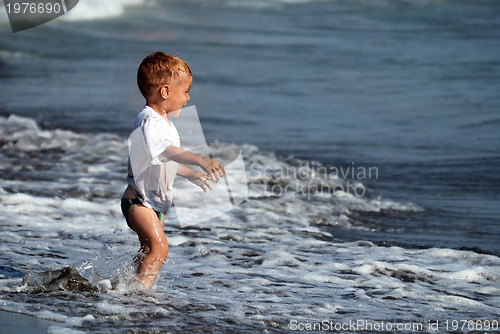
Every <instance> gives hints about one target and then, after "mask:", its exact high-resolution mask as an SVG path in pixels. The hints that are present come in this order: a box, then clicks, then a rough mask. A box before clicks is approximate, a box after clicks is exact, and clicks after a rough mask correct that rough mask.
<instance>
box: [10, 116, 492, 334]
mask: <svg viewBox="0 0 500 334" xmlns="http://www.w3.org/2000/svg"><path fill="white" fill-rule="evenodd" d="M0 142H1V147H2V149H1V151H0V157H1V159H2V168H3V169H4V170H5V173H4V175H5V176H4V178H3V179H2V180H0V207H1V210H2V217H1V218H0V224H1V226H2V233H1V235H0V241H1V243H0V251H1V253H2V254H3V258H4V259H5V261H4V262H3V263H2V267H1V270H0V275H1V276H0V290H1V291H2V293H3V297H2V299H1V302H0V310H5V311H11V312H18V313H22V314H27V315H32V316H35V317H38V318H41V319H46V320H51V321H56V322H57V323H58V324H57V325H53V326H52V327H50V328H49V331H50V332H54V333H57V332H65V331H82V332H92V331H95V330H96V328H98V329H99V331H106V332H109V333H119V332H123V331H124V330H125V331H126V330H133V328H138V327H137V326H140V328H143V329H144V330H151V331H155V330H158V329H159V328H170V329H171V330H172V331H180V332H183V331H184V332H185V331H190V332H192V330H189V329H190V328H191V329H192V328H193V327H192V326H195V325H194V324H199V323H205V324H207V325H209V326H211V328H214V330H215V331H219V332H224V331H236V332H247V333H250V332H264V331H267V332H269V331H270V332H273V331H276V332H279V331H283V330H289V329H290V328H292V327H291V326H295V325H297V324H306V323H311V322H313V321H315V319H334V320H335V322H337V323H340V322H348V321H352V320H353V319H360V320H366V321H371V322H376V321H386V322H391V323H394V324H396V323H402V322H404V321H407V320H408V319H413V320H412V321H414V322H418V323H422V324H425V323H426V322H427V321H430V320H436V319H451V318H457V317H460V318H467V317H469V318H481V319H483V318H484V319H486V318H488V319H494V318H495V316H496V314H497V313H496V312H497V305H498V297H497V296H498V294H499V293H500V290H499V289H498V286H499V283H500V276H499V273H500V260H499V258H498V257H496V256H494V255H488V254H478V253H474V252H471V251H460V250H453V249H447V248H430V249H415V248H412V247H411V246H405V247H396V246H392V247H385V246H381V245H377V244H375V243H372V242H370V241H356V242H345V241H344V242H342V240H339V239H340V238H341V237H340V235H341V234H340V232H342V233H345V235H348V234H352V233H363V232H367V233H368V232H369V233H380V232H383V228H382V227H381V226H376V225H374V224H373V223H370V222H367V221H364V220H363V219H362V214H363V213H366V212H371V213H376V214H379V215H385V214H386V213H387V214H389V215H392V214H396V213H397V214H401V215H404V214H408V215H409V217H411V216H412V215H416V214H418V213H420V212H422V211H423V210H425V208H422V207H420V206H418V205H415V204H413V203H410V202H405V201H398V200H397V199H391V198H382V197H381V196H379V195H377V194H376V193H375V194H373V192H372V190H371V189H370V188H369V187H368V186H365V185H364V184H363V182H361V181H359V180H358V182H359V183H361V184H362V185H363V186H364V187H365V188H366V190H367V192H366V194H365V195H364V196H359V194H356V192H355V191H353V190H352V189H351V190H350V191H349V190H348V189H347V188H346V187H345V185H346V183H347V182H348V181H349V179H344V178H343V177H338V175H340V174H339V173H336V175H332V174H329V173H325V172H322V171H324V170H322V169H321V168H325V167H328V166H324V165H321V164H319V163H317V162H314V163H313V162H311V161H307V160H302V159H295V158H292V157H280V156H279V155H277V154H275V153H272V152H262V151H260V150H259V149H258V148H257V147H255V146H249V145H244V146H242V156H243V161H244V162H245V168H246V170H247V180H246V182H247V183H248V186H249V194H248V199H247V201H246V202H245V203H242V204H241V205H239V206H237V207H235V208H234V209H232V210H230V211H228V212H226V213H224V214H222V215H219V216H217V217H215V218H213V219H211V220H209V221H206V222H203V223H200V224H198V225H195V226H189V227H187V228H181V227H180V226H179V225H178V223H177V222H176V217H175V215H173V214H171V215H169V216H168V217H167V223H166V225H165V231H166V235H167V238H168V240H169V242H170V246H171V249H170V253H169V260H168V263H167V264H166V265H165V269H164V270H162V272H161V275H160V278H159V280H158V281H157V283H156V286H155V288H154V290H153V291H151V292H144V291H142V292H141V291H139V289H138V287H137V285H135V283H134V282H135V280H134V275H133V268H131V266H130V264H131V263H132V259H133V257H134V256H135V254H136V251H137V245H138V243H137V240H136V236H135V234H134V233H133V232H131V231H130V230H128V228H127V226H126V224H125V222H124V219H123V217H122V216H121V212H120V209H119V197H120V195H121V192H122V191H123V188H124V186H125V185H124V182H125V181H124V180H125V177H124V176H125V173H126V168H125V164H126V159H127V148H126V145H127V143H126V138H124V137H120V136H118V135H112V134H106V133H101V134H87V133H75V132H73V131H70V130H60V129H41V128H40V127H39V126H38V124H37V123H36V122H34V121H33V120H32V119H29V118H23V117H18V116H10V117H8V118H0ZM103 143H105V145H104V144H103ZM219 153H223V152H219ZM327 170H328V171H333V170H334V169H327ZM312 187H314V188H312ZM280 189H281V190H283V191H280ZM285 189H286V191H285ZM304 189H309V190H311V189H315V192H311V193H308V192H307V191H305V190H304ZM180 196H183V195H182V193H181V194H180ZM403 240H404V239H403ZM403 243H404V242H403ZM69 266H72V267H73V268H74V269H73V270H71V269H65V268H68V267H69ZM70 268H71V267H70ZM23 277H24V278H25V279H24V283H23ZM34 293H36V299H32V298H30V296H31V295H33V294H34ZM28 299H29V300H30V302H29V303H28V302H27V301H26V300H28ZM151 319H154V321H151ZM172 319H175V321H173V320H172ZM132 323H133V324H134V325H132ZM190 326H191V327H190ZM205 327H206V326H204V328H205ZM199 331H201V330H194V332H199Z"/></svg>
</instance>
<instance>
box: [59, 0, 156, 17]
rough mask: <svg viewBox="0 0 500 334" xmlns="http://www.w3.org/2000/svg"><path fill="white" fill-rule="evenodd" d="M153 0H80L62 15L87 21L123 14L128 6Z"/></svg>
mask: <svg viewBox="0 0 500 334" xmlns="http://www.w3.org/2000/svg"><path fill="white" fill-rule="evenodd" d="M151 2H152V1H151V0H106V1H102V0H80V1H79V2H78V5H77V6H75V8H73V10H71V11H70V12H68V13H67V14H66V15H64V16H63V17H62V19H63V20H66V21H85V20H96V19H105V18H110V17H117V16H121V15H123V14H124V13H125V10H126V8H127V7H133V6H141V5H145V4H148V3H151Z"/></svg>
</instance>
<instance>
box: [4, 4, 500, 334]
mask: <svg viewBox="0 0 500 334" xmlns="http://www.w3.org/2000/svg"><path fill="white" fill-rule="evenodd" d="M81 2H82V3H85V4H86V5H92V6H93V7H92V6H90V7H92V8H93V9H91V10H85V7H83V6H82V8H83V12H80V13H79V14H78V13H77V15H76V16H73V18H71V17H66V18H63V19H60V20H56V21H53V22H51V23H49V24H47V25H43V26H40V27H38V28H36V29H31V30H28V31H26V32H23V33H17V34H12V33H11V32H10V30H9V29H10V28H9V27H8V25H7V24H6V21H5V18H4V21H3V23H1V24H0V33H1V34H2V39H1V42H0V81H1V82H2V94H1V95H0V109H1V115H2V116H1V117H0V161H1V163H0V173H1V174H0V175H1V178H0V211H1V213H2V214H1V215H0V226H1V228H0V229H1V233H0V238H1V241H2V242H1V243H0V247H1V248H0V250H1V251H0V290H1V291H2V295H1V297H0V309H1V310H7V311H11V312H19V313H23V314H28V315H33V316H35V317H37V318H41V319H47V320H55V321H56V322H58V325H55V326H52V327H51V328H50V329H49V332H50V333H63V332H64V331H65V330H68V329H69V330H73V331H83V332H106V333H121V332H127V331H128V332H132V333H134V332H166V331H171V332H175V333H177V332H190V333H205V332H221V333H222V332H235V333H237V332H241V333H254V332H282V331H292V330H293V329H298V328H299V327H300V326H299V324H300V325H301V326H306V325H307V324H309V325H311V326H312V325H313V324H314V323H321V322H322V321H326V323H329V321H330V320H331V321H333V322H334V324H337V325H342V324H347V323H349V322H352V321H358V320H359V321H361V322H360V324H361V325H364V326H365V327H357V328H355V329H352V328H351V331H352V332H363V330H365V331H371V330H370V329H369V328H366V325H369V324H371V325H374V324H375V325H380V324H381V322H382V321H384V322H385V324H388V323H390V324H392V325H393V326H392V328H388V327H385V328H384V330H385V332H394V333H395V332H404V330H399V329H398V328H396V327H397V325H398V324H399V325H405V324H406V325H407V327H406V332H416V331H419V326H424V329H425V328H426V327H425V326H427V330H428V331H433V330H431V328H430V327H428V326H429V325H430V324H431V323H432V324H435V321H440V323H439V326H440V327H439V331H440V332H451V331H453V330H454V328H451V327H449V328H447V327H445V326H446V323H445V321H446V320H448V321H449V323H448V325H451V321H453V320H491V321H493V320H498V316H499V314H498V307H499V305H500V300H499V297H498V296H499V295H500V291H499V289H500V284H499V282H500V259H499V257H498V256H499V254H500V248H499V245H498V239H499V236H500V229H499V224H500V222H499V219H498V216H499V214H500V212H499V207H498V205H497V203H498V200H499V193H500V192H499V190H500V180H499V177H498V174H497V171H498V167H499V166H500V158H499V157H500V154H499V153H500V152H499V149H498V147H499V146H498V143H499V142H500V141H499V139H500V138H499V132H498V131H497V127H498V126H497V125H498V124H499V122H498V121H499V118H498V117H499V116H498V106H499V102H500V98H499V94H498V79H497V78H498V73H499V65H500V63H499V62H498V56H499V55H500V52H499V51H500V50H499V46H498V43H496V41H497V40H498V31H500V30H498V27H499V23H500V21H499V19H498V15H496V14H495V13H498V10H499V9H498V8H499V7H498V4H497V3H496V2H495V1H478V2H475V3H474V4H471V3H469V2H466V1H454V2H453V3H452V2H448V1H441V2H431V1H424V0H405V1H402V0H401V1H385V0H379V1H303V2H290V1H271V2H268V1H266V2H255V1H244V0H242V1H215V2H210V3H205V2H199V1H187V2H185V1H184V2H178V1H157V2H147V3H146V4H144V5H143V4H141V2H140V1H137V2H135V3H136V5H134V4H132V5H131V4H130V3H131V2H130V1H123V2H121V1H110V2H107V4H108V5H107V6H109V7H106V8H107V9H105V8H104V7H99V6H103V5H102V2H92V1H89V0H88V1H83V0H81ZM137 3H139V6H137ZM124 4H125V5H124ZM87 8H89V7H87ZM97 11H99V12H100V14H103V15H104V13H107V14H105V15H104V16H105V17H106V18H105V19H102V20H97V21H86V20H84V18H85V17H87V16H88V15H90V14H95V13H96V12H97ZM113 15H116V16H113ZM0 18H1V16H0ZM152 27H154V29H152ZM153 50H165V51H168V52H172V53H179V54H180V55H181V57H183V58H185V59H186V60H187V61H188V62H189V64H190V66H191V69H192V70H193V72H194V74H195V75H194V84H193V89H192V92H191V97H192V100H191V102H192V103H193V104H196V107H197V110H198V112H199V115H200V120H201V124H202V127H203V131H204V133H205V136H206V140H207V142H208V143H211V142H214V141H216V140H218V141H220V142H229V143H236V144H238V145H240V147H241V150H242V153H243V157H244V161H245V167H246V171H247V182H248V187H249V196H248V198H247V201H246V202H245V203H244V204H242V205H240V206H238V207H237V208H235V209H234V210H232V211H230V212H227V213H225V214H224V215H221V216H219V217H217V218H215V219H213V220H211V221H210V222H205V223H202V224H198V225H194V226H189V227H187V228H181V227H180V226H179V225H178V223H177V220H176V217H175V212H172V213H171V214H170V215H169V216H168V217H167V218H168V219H167V220H168V223H167V224H166V225H165V231H166V234H167V238H168V240H169V244H170V253H169V262H168V264H167V265H166V266H165V267H164V269H162V272H161V277H160V279H159V281H158V282H157V285H156V288H155V290H154V291H151V292H145V291H140V290H138V288H137V287H136V286H134V285H133V284H132V283H131V281H130V279H131V273H130V267H129V265H130V263H131V260H132V258H133V256H134V255H135V252H136V250H137V247H138V242H137V240H136V236H135V234H134V233H133V232H132V231H130V230H129V229H128V228H127V226H126V224H125V222H124V220H123V218H122V216H121V212H120V208H119V198H120V196H121V193H122V191H123V189H124V187H125V175H126V160H127V137H128V135H129V134H130V131H131V125H132V122H133V119H134V116H135V114H136V113H137V112H138V111H139V110H140V108H141V103H142V99H141V98H140V96H139V94H138V92H137V89H136V88H135V78H134V77H135V71H136V67H137V64H138V62H139V61H140V59H142V58H143V57H144V56H145V54H147V53H148V52H150V51H153ZM26 87H28V88H29V89H27V88H26ZM181 136H182V134H181ZM370 171H371V174H370V173H369V172H370ZM353 173H354V174H353ZM177 196H178V197H177V198H178V199H179V200H181V199H185V198H182V196H183V193H182V192H179V193H178V194H177ZM207 210H210V208H207ZM68 266H73V267H74V268H75V269H77V270H78V272H79V273H80V274H81V275H82V276H83V278H85V279H87V280H89V282H90V283H92V284H93V286H94V287H95V288H96V289H98V290H99V292H74V291H68V290H67V289H63V288H61V289H62V290H59V285H58V284H59V283H50V284H49V283H43V282H44V280H45V278H44V277H46V276H44V275H46V274H39V275H42V276H41V277H40V279H39V280H37V279H35V280H34V282H33V281H31V283H33V284H34V285H35V287H36V286H37V285H36V284H37V282H39V283H38V284H41V285H43V284H46V285H47V284H49V285H50V287H51V288H53V289H49V290H56V291H51V292H47V293H34V292H35V290H30V289H29V286H28V285H26V284H23V277H24V276H25V275H26V274H27V273H43V272H46V271H53V270H60V269H62V268H66V267H68ZM33 277H38V276H36V275H35V276H33ZM25 283H26V282H25ZM322 325H323V323H322ZM412 326H413V327H412ZM323 329H325V328H323ZM334 329H335V328H334ZM402 329H405V327H404V326H403V327H402ZM434 332H436V331H434ZM490 332H491V330H490Z"/></svg>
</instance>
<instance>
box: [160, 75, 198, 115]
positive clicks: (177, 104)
mask: <svg viewBox="0 0 500 334" xmlns="http://www.w3.org/2000/svg"><path fill="white" fill-rule="evenodd" d="M192 83H193V77H192V76H190V75H188V74H186V73H181V74H180V76H179V77H178V78H177V79H176V80H175V81H173V82H172V84H170V85H169V94H168V98H167V99H166V101H165V102H166V103H167V108H166V109H167V113H169V112H172V111H176V110H179V109H181V108H182V107H183V106H185V105H186V103H187V101H189V99H190V97H189V90H190V89H191V84H192ZM172 116H173V115H172Z"/></svg>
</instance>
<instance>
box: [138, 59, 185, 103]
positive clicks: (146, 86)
mask: <svg viewBox="0 0 500 334" xmlns="http://www.w3.org/2000/svg"><path fill="white" fill-rule="evenodd" d="M181 73H186V74H188V75H192V74H191V69H190V68H189V66H188V64H187V63H186V62H185V61H184V60H182V59H180V58H178V57H176V56H172V55H169V54H168V53H164V52H153V53H152V54H150V55H149V56H147V57H146V58H144V59H143V60H142V62H141V65H139V69H138V70H137V86H139V90H140V91H141V93H142V95H143V96H144V97H145V98H148V97H149V96H151V95H152V94H153V90H154V89H155V88H156V87H158V86H160V85H167V84H170V83H171V82H172V79H173V78H174V77H178V76H179V75H180V74H181Z"/></svg>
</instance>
